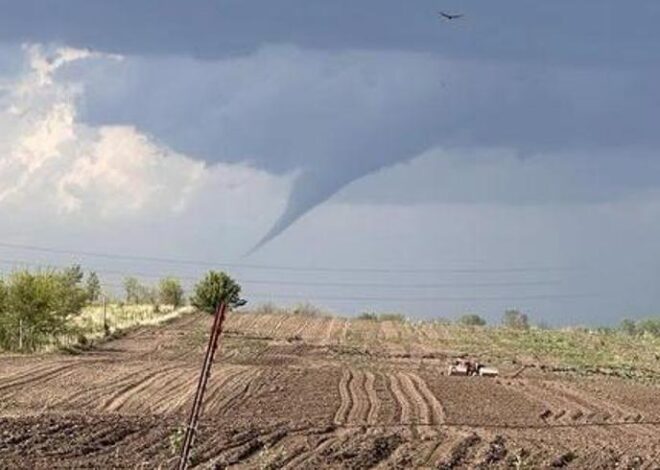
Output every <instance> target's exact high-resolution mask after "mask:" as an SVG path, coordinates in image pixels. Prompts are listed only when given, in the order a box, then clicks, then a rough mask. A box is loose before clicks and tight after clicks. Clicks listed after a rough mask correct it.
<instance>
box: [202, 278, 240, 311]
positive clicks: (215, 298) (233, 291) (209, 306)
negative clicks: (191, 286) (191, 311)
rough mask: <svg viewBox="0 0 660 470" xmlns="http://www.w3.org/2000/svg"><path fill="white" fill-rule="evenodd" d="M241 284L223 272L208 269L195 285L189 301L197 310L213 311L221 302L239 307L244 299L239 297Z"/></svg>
mask: <svg viewBox="0 0 660 470" xmlns="http://www.w3.org/2000/svg"><path fill="white" fill-rule="evenodd" d="M240 294H241V286H240V285H239V284H238V283H237V282H236V281H234V280H233V279H232V278H231V277H229V275H227V274H226V273H224V272H217V271H209V272H208V274H206V277H204V279H202V280H201V281H200V282H199V283H198V284H197V285H196V286H195V293H194V295H193V296H192V298H191V299H190V303H192V305H194V306H195V307H196V308H198V309H199V310H202V311H203V312H207V313H215V311H216V310H217V308H218V306H219V305H220V304H221V303H222V302H226V303H227V305H229V306H230V307H240V306H241V305H244V304H245V301H244V300H242V299H241V298H240Z"/></svg>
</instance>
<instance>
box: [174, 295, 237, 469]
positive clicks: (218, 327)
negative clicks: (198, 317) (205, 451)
mask: <svg viewBox="0 0 660 470" xmlns="http://www.w3.org/2000/svg"><path fill="white" fill-rule="evenodd" d="M226 311H227V305H226V304H225V303H221V304H220V305H218V308H217V309H216V311H215V318H214V319H213V326H212V327H211V334H210V336H209V342H208V344H207V346H206V354H205V356H204V362H203V364H202V370H201V372H200V374H199V380H198V381H197V390H196V391H195V399H194V400H193V405H192V409H191V410H190V416H189V418H188V426H187V428H186V434H185V437H184V439H183V445H182V446H181V456H180V458H179V470H186V469H187V468H188V460H189V458H190V449H191V448H192V444H193V441H194V440H195V432H196V431H197V421H198V420H199V414H200V412H201V409H202V403H203V400H204V392H205V391H206V384H207V382H208V379H209V376H210V375H211V365H212V364H213V358H214V356H215V351H216V349H217V348H218V339H219V338H220V333H222V323H223V322H224V319H225V313H226Z"/></svg>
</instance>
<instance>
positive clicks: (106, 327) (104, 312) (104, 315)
mask: <svg viewBox="0 0 660 470" xmlns="http://www.w3.org/2000/svg"><path fill="white" fill-rule="evenodd" d="M106 308H107V302H106V298H105V294H103V334H104V335H105V336H108V317H107V313H106Z"/></svg>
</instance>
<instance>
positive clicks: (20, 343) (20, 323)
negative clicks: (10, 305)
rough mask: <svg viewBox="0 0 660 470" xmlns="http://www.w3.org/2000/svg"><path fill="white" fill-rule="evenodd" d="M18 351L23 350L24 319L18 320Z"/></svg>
mask: <svg viewBox="0 0 660 470" xmlns="http://www.w3.org/2000/svg"><path fill="white" fill-rule="evenodd" d="M18 350H19V351H22V350H23V319H21V318H19V319H18Z"/></svg>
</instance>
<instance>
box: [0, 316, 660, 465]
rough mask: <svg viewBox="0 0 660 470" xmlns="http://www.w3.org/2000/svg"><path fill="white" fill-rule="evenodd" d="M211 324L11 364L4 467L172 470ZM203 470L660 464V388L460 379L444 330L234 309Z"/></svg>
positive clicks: (503, 367) (505, 365)
mask: <svg viewBox="0 0 660 470" xmlns="http://www.w3.org/2000/svg"><path fill="white" fill-rule="evenodd" d="M210 322H211V318H210V317H209V316H207V315H203V314H196V313H195V314H187V315H185V316H183V317H180V318H178V319H176V320H174V321H172V322H170V323H168V324H165V325H160V326H151V327H141V328H138V329H135V330H132V331H131V332H129V333H128V334H127V335H126V336H124V337H122V338H120V339H117V340H114V341H110V342H107V343H104V344H103V345H100V346H98V347H97V348H95V349H94V350H92V351H88V352H85V353H82V354H80V355H77V356H71V355H64V354H49V355H41V356H31V357H26V356H0V467H1V468H71V467H73V468H110V467H114V468H158V467H159V466H160V467H162V468H170V467H173V466H174V465H175V464H176V455H177V454H176V447H177V436H178V432H179V431H180V429H181V427H182V426H183V425H184V424H185V419H186V417H187V412H188V410H189V408H190V405H191V401H192V395H193V393H194V386H195V382H196V379H197V373H198V370H199V367H200V365H201V364H200V363H201V360H202V356H203V348H204V346H205V341H206V335H207V334H208V329H209V327H210ZM225 330H226V334H225V335H224V336H223V337H222V340H221V341H222V344H221V350H220V351H219V355H218V357H217V360H216V363H215V365H214V369H213V372H212V376H211V379H210V381H209V388H208V391H207V395H206V400H205V409H204V412H203V416H202V423H201V426H200V429H199V434H198V438H197V441H196V445H195V449H194V452H193V462H194V464H195V465H196V466H198V468H226V467H232V468H272V469H275V468H290V469H293V468H303V469H317V468H355V469H357V468H545V467H553V466H554V467H566V468H585V467H588V468H592V469H597V468H660V387H658V385H657V384H655V385H654V383H653V381H649V382H647V383H642V382H640V381H632V380H624V379H622V378H617V377H612V376H608V375H604V374H603V375H599V374H591V375H579V374H572V373H567V372H558V371H554V372H553V369H552V368H549V367H544V365H543V364H528V366H529V367H527V368H524V369H522V368H521V364H520V363H519V362H516V361H504V360H502V359H501V358H499V356H498V357H491V358H488V357H482V358H481V359H482V360H485V361H487V362H488V363H489V365H493V366H496V367H498V368H499V369H500V372H501V376H500V377H498V378H480V377H448V376H446V375H445V371H446V366H447V364H448V363H449V361H450V360H451V358H452V357H453V356H454V355H455V354H456V353H457V351H455V347H452V348H444V347H443V344H444V341H445V338H446V335H447V334H448V332H447V331H445V330H443V328H442V326H437V327H433V326H429V325H425V326H423V327H416V326H415V325H411V324H407V323H397V322H375V321H359V320H354V321H349V320H344V319H340V318H315V317H303V316H293V315H289V316H287V315H251V314H232V315H231V316H230V318H229V320H228V322H227V325H226V329H225Z"/></svg>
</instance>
